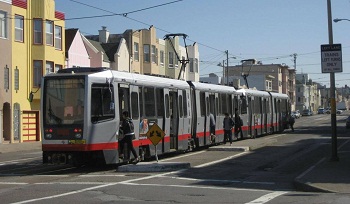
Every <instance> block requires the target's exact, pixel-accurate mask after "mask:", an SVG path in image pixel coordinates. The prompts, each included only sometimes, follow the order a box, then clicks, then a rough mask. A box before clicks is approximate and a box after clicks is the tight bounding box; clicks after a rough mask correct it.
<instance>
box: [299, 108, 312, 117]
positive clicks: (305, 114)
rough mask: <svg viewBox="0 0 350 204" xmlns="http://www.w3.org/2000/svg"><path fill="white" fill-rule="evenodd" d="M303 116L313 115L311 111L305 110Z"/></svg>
mask: <svg viewBox="0 0 350 204" xmlns="http://www.w3.org/2000/svg"><path fill="white" fill-rule="evenodd" d="M301 115H302V116H310V115H313V113H312V111H311V110H307V109H306V110H303V112H302V113H301Z"/></svg>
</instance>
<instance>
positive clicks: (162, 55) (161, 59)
mask: <svg viewBox="0 0 350 204" xmlns="http://www.w3.org/2000/svg"><path fill="white" fill-rule="evenodd" d="M159 58H160V59H159V60H160V64H161V65H164V51H163V50H161V51H160V52H159Z"/></svg>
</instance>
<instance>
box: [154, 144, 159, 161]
mask: <svg viewBox="0 0 350 204" xmlns="http://www.w3.org/2000/svg"><path fill="white" fill-rule="evenodd" d="M154 149H155V151H156V152H155V154H156V160H157V162H159V161H158V154H157V145H154Z"/></svg>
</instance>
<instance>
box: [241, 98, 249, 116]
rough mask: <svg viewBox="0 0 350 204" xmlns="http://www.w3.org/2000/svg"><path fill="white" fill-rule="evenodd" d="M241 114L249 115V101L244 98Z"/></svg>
mask: <svg viewBox="0 0 350 204" xmlns="http://www.w3.org/2000/svg"><path fill="white" fill-rule="evenodd" d="M241 102H242V104H241V114H247V108H248V107H247V99H246V97H242V99H241Z"/></svg>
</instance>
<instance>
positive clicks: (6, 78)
mask: <svg viewBox="0 0 350 204" xmlns="http://www.w3.org/2000/svg"><path fill="white" fill-rule="evenodd" d="M4 89H5V90H6V91H7V90H9V89H10V69H9V67H8V66H7V65H6V66H5V69H4Z"/></svg>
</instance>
